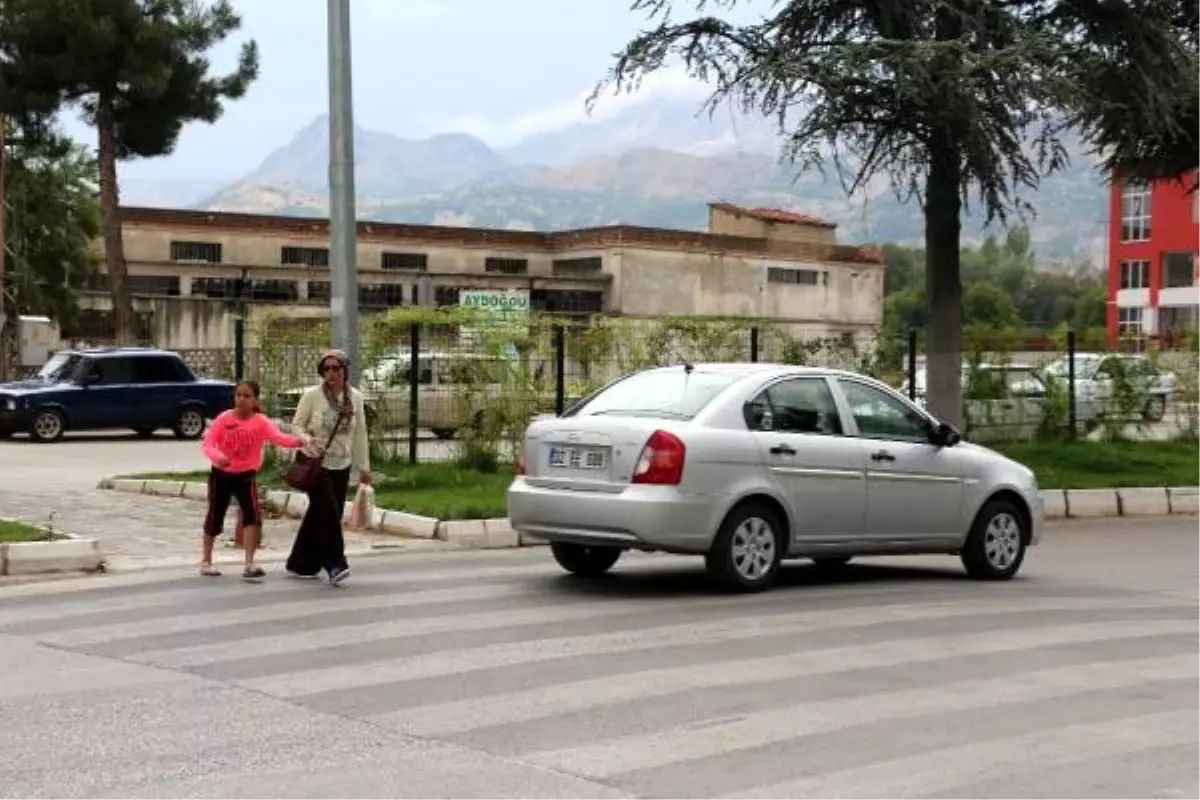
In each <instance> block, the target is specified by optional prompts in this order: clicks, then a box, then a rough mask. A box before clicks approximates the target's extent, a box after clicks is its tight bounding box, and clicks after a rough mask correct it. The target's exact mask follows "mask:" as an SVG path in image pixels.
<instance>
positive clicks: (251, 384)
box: [233, 381, 267, 414]
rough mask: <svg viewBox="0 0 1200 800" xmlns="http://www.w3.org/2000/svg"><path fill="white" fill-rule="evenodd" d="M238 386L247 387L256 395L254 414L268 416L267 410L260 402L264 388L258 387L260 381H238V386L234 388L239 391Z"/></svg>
mask: <svg viewBox="0 0 1200 800" xmlns="http://www.w3.org/2000/svg"><path fill="white" fill-rule="evenodd" d="M238 386H245V387H246V388H247V389H249V390H250V393H251V394H252V395H254V412H255V413H256V414H266V413H267V410H266V409H265V408H263V405H262V403H260V402H258V398H259V396H260V395H261V394H262V387H260V386H259V385H258V381H238V384H237V386H235V387H233V388H234V391H237V387H238Z"/></svg>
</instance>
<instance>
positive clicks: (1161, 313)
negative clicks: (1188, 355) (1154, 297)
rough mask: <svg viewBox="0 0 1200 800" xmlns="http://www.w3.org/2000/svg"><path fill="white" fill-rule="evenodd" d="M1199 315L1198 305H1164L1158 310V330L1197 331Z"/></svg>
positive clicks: (1163, 331)
mask: <svg viewBox="0 0 1200 800" xmlns="http://www.w3.org/2000/svg"><path fill="white" fill-rule="evenodd" d="M1198 317H1200V307H1197V306H1163V307H1162V308H1160V309H1159V310H1158V330H1159V332H1160V333H1187V332H1189V331H1191V332H1195V330H1196V323H1197V318H1198Z"/></svg>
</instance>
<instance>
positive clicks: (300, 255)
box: [279, 247, 329, 267]
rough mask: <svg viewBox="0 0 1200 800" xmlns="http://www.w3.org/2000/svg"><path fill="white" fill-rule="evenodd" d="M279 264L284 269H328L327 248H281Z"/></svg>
mask: <svg viewBox="0 0 1200 800" xmlns="http://www.w3.org/2000/svg"><path fill="white" fill-rule="evenodd" d="M279 263H280V265H282V266H285V267H328V266H329V248H328V247H281V248H279Z"/></svg>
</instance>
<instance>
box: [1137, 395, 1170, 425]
mask: <svg viewBox="0 0 1200 800" xmlns="http://www.w3.org/2000/svg"><path fill="white" fill-rule="evenodd" d="M1166 415H1167V398H1165V397H1163V396H1162V395H1155V396H1153V397H1151V398H1150V399H1149V400H1147V401H1146V407H1145V408H1143V409H1142V419H1144V420H1145V421H1146V422H1162V419H1163V417H1165V416H1166Z"/></svg>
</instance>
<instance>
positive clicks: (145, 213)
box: [120, 206, 883, 264]
mask: <svg viewBox="0 0 1200 800" xmlns="http://www.w3.org/2000/svg"><path fill="white" fill-rule="evenodd" d="M120 213H121V222H122V224H124V225H147V226H158V227H168V228H175V229H178V230H187V231H189V232H192V233H195V234H200V235H202V234H204V233H208V234H209V235H220V234H229V233H234V232H243V231H253V232H259V233H264V234H275V235H277V236H278V235H281V236H286V237H288V238H292V239H328V237H329V220H328V219H324V218H319V217H290V216H274V215H267V214H241V213H230V212H225V211H194V210H184V209H166V208H139V207H134V206H122V207H121V212H120ZM826 224H828V223H826ZM358 236H359V238H360V239H362V240H365V241H375V242H379V241H410V242H420V243H423V244H441V245H443V246H447V245H448V246H461V247H480V248H493V249H506V248H507V249H521V250H536V251H543V252H549V253H557V252H568V251H577V250H585V249H589V248H606V247H646V248H651V249H675V250H691V251H698V252H709V253H711V252H714V251H716V252H729V253H739V254H745V255H755V256H760V257H779V258H784V259H786V258H795V259H806V260H814V261H825V262H831V263H852V264H882V263H883V258H882V255H881V254H880V253H879V252H878V251H877V250H875V249H873V248H869V247H857V246H853V245H836V244H823V243H818V242H784V241H777V240H772V239H765V238H760V237H752V236H731V235H727V234H714V233H706V232H703V231H686V230H675V229H670V228H646V227H641V226H637V225H607V226H604V227H598V228H580V229H575V230H565V231H549V232H546V231H514V230H500V229H494V228H465V227H456V226H448V225H412V224H408V223H397V222H370V221H360V222H359V223H358Z"/></svg>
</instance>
